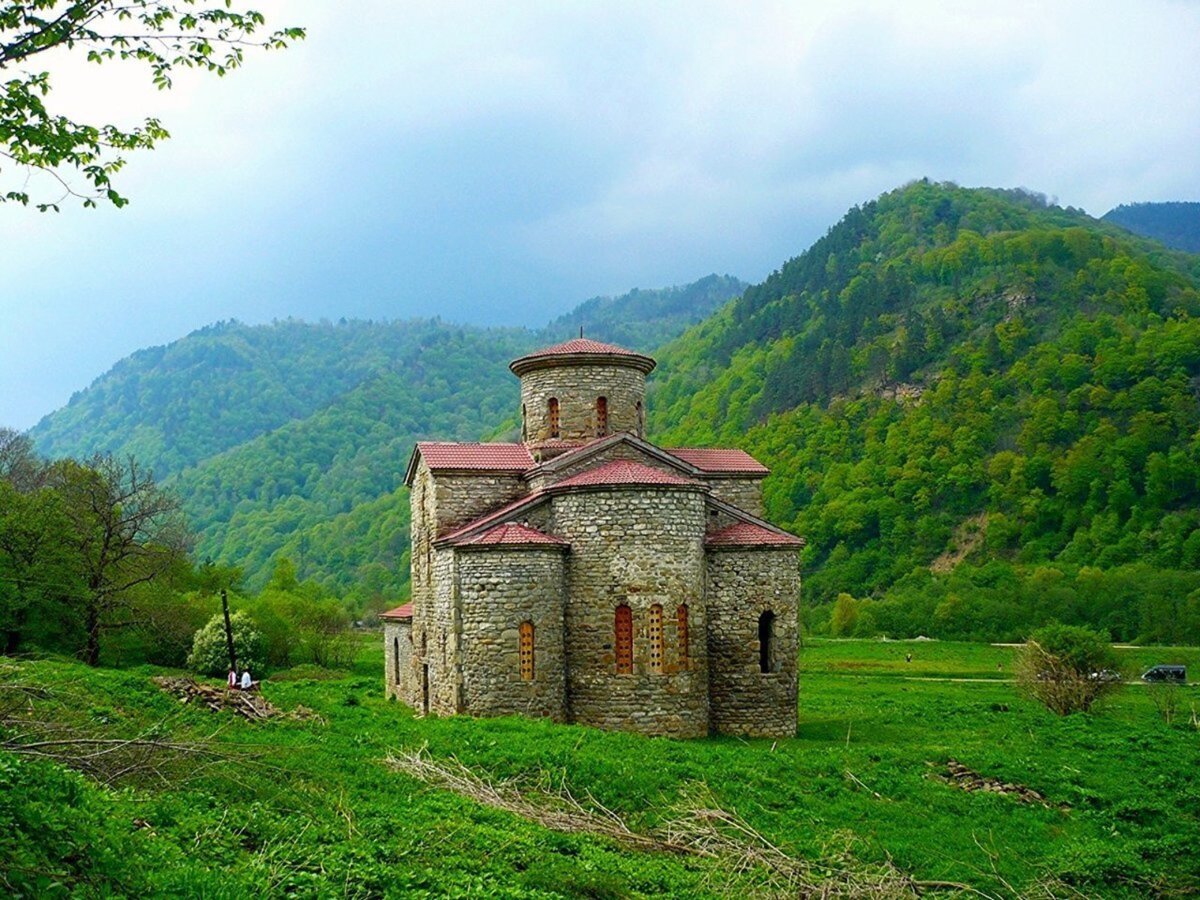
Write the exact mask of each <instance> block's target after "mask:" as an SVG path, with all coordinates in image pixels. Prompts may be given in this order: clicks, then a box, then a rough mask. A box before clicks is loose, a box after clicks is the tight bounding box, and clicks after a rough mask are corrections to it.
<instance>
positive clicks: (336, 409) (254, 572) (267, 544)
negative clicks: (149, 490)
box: [31, 275, 745, 599]
mask: <svg viewBox="0 0 1200 900" xmlns="http://www.w3.org/2000/svg"><path fill="white" fill-rule="evenodd" d="M744 288H745V285H744V284H742V283H741V282H740V281H738V280H737V279H735V278H731V277H729V276H717V275H711V276H708V277H707V278H704V279H701V280H700V281H697V282H695V283H693V284H690V285H686V286H683V287H674V288H666V289H663V290H634V291H631V292H630V293H628V294H626V295H623V296H621V297H597V298H594V299H592V300H589V301H587V302H586V303H584V304H582V305H581V306H580V307H578V308H577V309H576V310H575V311H574V312H572V313H570V314H568V315H566V316H564V317H562V318H560V319H559V320H556V322H554V323H551V324H550V325H548V326H547V327H546V328H544V329H541V330H538V331H533V330H529V329H516V328H511V329H503V328H479V327H471V326H460V325H452V324H448V323H444V322H441V321H439V320H414V321H405V322H385V323H375V322H345V321H343V322H339V323H337V324H330V323H320V324H310V323H303V322H296V321H286V322H276V323H274V324H271V325H265V326H247V325H242V324H240V323H236V322H231V323H222V324H220V325H215V326H212V327H210V328H205V329H202V330H201V331H198V332H195V333H193V334H191V335H189V336H187V337H186V338H183V339H182V340H179V341H176V342H175V343H173V344H171V345H169V346H167V347H159V348H153V349H151V350H143V351H140V352H138V353H136V354H134V355H133V356H131V357H129V358H128V359H125V360H123V361H121V362H120V363H118V364H117V365H116V366H114V367H113V369H112V370H111V371H110V372H109V373H107V374H106V375H104V376H102V377H101V378H100V379H97V381H96V382H95V383H94V384H93V385H92V386H91V387H90V388H88V389H87V390H86V391H83V392H81V393H80V394H77V395H76V396H75V397H74V398H72V400H71V403H70V404H68V405H67V406H66V407H65V408H63V409H62V410H59V411H58V412H56V413H53V414H51V415H50V416H47V417H46V418H45V419H43V420H42V422H40V423H39V424H38V425H37V427H36V428H34V429H33V431H32V432H31V434H32V436H33V437H34V439H35V440H36V442H37V446H38V449H39V450H40V451H41V452H42V453H45V454H46V455H48V456H68V455H69V456H87V455H90V454H91V453H94V452H106V451H107V452H114V453H118V454H125V453H133V454H134V455H136V456H137V457H138V458H139V459H140V460H142V461H143V462H144V463H145V464H147V465H148V466H150V467H151V468H153V470H154V471H155V473H156V474H157V475H158V476H159V478H160V479H163V480H164V481H165V482H166V483H167V484H168V485H170V486H171V487H172V488H173V489H174V490H175V491H177V492H178V493H179V495H180V496H181V498H182V499H183V502H184V508H185V511H186V512H187V514H188V518H189V521H190V523H191V525H192V527H193V528H194V529H195V531H196V533H197V543H196V555H197V557H198V558H200V559H213V560H215V561H217V562H220V563H223V564H227V565H236V566H239V567H241V568H242V569H243V570H244V571H245V573H246V576H247V582H248V584H249V585H250V586H251V587H252V588H257V587H261V585H262V584H263V583H264V582H265V581H266V579H267V577H268V575H269V573H270V569H271V564H272V560H273V559H274V558H275V556H276V555H278V554H279V553H281V552H282V553H283V554H286V555H288V556H290V557H291V558H292V559H293V560H295V561H296V563H297V565H298V568H299V570H300V574H301V576H302V577H309V578H313V579H315V580H317V581H319V582H321V583H323V584H325V585H326V586H328V587H330V588H332V589H335V590H337V591H339V592H342V593H347V594H355V595H357V596H358V597H360V598H362V599H365V598H368V597H372V596H376V597H386V598H396V597H398V596H401V595H402V594H403V593H404V592H405V590H406V586H407V581H408V572H407V569H408V566H407V557H406V556H405V555H404V554H405V553H406V552H407V548H408V500H407V495H406V494H405V493H404V490H403V488H402V486H401V483H402V478H403V473H404V467H405V465H406V463H407V461H408V454H409V453H410V451H411V450H412V445H413V443H414V441H416V440H418V439H420V438H427V437H438V438H444V439H448V440H453V439H460V440H473V439H478V438H479V437H480V436H481V435H482V434H484V433H485V432H487V431H491V430H493V429H495V428H496V427H497V424H498V423H501V422H503V421H504V420H505V419H506V418H507V417H509V416H511V415H512V412H513V410H515V409H516V407H517V383H516V380H515V379H514V378H513V377H512V376H511V375H510V374H509V372H508V369H507V363H508V361H509V360H511V359H513V358H515V357H517V356H519V355H521V354H522V353H525V352H527V351H529V350H531V349H533V348H534V347H537V346H540V345H543V344H545V343H549V342H553V341H557V340H562V339H565V338H567V337H570V336H571V334H572V333H577V330H578V328H579V327H581V326H582V327H584V328H585V329H586V331H587V333H588V334H589V335H591V336H594V337H596V338H598V339H601V340H621V341H623V342H626V343H628V344H630V345H632V346H635V347H638V348H640V349H645V350H649V349H651V348H652V347H653V346H654V344H655V343H657V342H659V341H660V340H662V339H664V338H666V337H671V336H675V335H677V334H679V333H680V332H681V331H683V330H684V328H686V327H687V326H688V325H690V324H693V323H695V322H698V321H700V320H701V319H702V318H704V317H705V316H706V315H708V314H709V313H711V312H712V311H713V310H714V309H716V308H717V307H718V306H720V305H722V304H724V303H725V302H727V301H728V300H729V299H730V298H731V297H733V296H735V295H736V294H738V293H740V292H741V291H742V290H743V289H744ZM396 492H399V493H396Z"/></svg>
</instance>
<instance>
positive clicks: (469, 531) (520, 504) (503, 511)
mask: <svg viewBox="0 0 1200 900" xmlns="http://www.w3.org/2000/svg"><path fill="white" fill-rule="evenodd" d="M547 499H549V495H548V494H546V492H545V491H537V492H535V493H532V494H530V495H529V496H528V497H522V498H521V499H520V500H514V501H513V502H512V503H509V504H508V505H507V506H502V507H500V508H499V509H496V510H492V512H490V513H488V514H487V515H485V516H480V517H479V518H478V519H476V520H475V521H473V522H468V523H467V524H466V525H463V526H461V527H459V528H456V529H454V531H451V532H449V533H447V534H443V535H442V536H441V537H438V538H435V539H434V545H435V546H438V547H443V546H446V545H450V544H454V543H456V542H458V541H462V540H466V539H468V538H472V537H475V536H476V535H477V534H480V533H482V532H484V531H486V530H487V529H488V527H489V526H492V525H499V524H501V523H502V522H504V521H505V520H506V519H509V518H510V517H515V516H517V515H518V514H520V513H523V512H526V511H527V510H530V509H532V508H533V507H535V506H538V505H540V504H541V503H544V502H545V501H546V500H547Z"/></svg>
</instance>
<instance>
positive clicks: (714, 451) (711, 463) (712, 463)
mask: <svg viewBox="0 0 1200 900" xmlns="http://www.w3.org/2000/svg"><path fill="white" fill-rule="evenodd" d="M664 449H665V450H666V451H667V452H668V453H670V454H671V455H672V456H677V457H679V458H680V459H682V460H683V461H684V462H685V463H690V464H691V465H693V466H695V467H696V468H697V469H699V470H700V471H701V472H719V473H731V474H732V473H736V474H747V475H767V474H769V473H770V471H771V470H770V469H768V468H767V467H766V466H764V465H763V464H762V463H760V462H759V461H758V460H757V459H755V458H754V457H753V456H751V455H750V454H749V453H747V452H746V451H745V450H733V449H723V448H718V447H682V448H678V449H672V448H664Z"/></svg>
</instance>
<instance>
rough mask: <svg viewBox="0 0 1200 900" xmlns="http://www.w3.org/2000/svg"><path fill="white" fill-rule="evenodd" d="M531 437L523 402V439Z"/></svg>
mask: <svg viewBox="0 0 1200 900" xmlns="http://www.w3.org/2000/svg"><path fill="white" fill-rule="evenodd" d="M528 439H529V423H528V420H527V418H526V412H525V404H524V403H522V404H521V440H523V441H525V440H528Z"/></svg>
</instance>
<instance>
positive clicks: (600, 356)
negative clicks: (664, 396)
mask: <svg viewBox="0 0 1200 900" xmlns="http://www.w3.org/2000/svg"><path fill="white" fill-rule="evenodd" d="M589 363H599V364H601V365H603V364H608V365H613V366H629V367H630V368H634V369H641V370H642V371H643V372H645V373H647V374H649V373H650V372H651V371H652V370H653V369H654V367H655V365H657V363H655V362H654V360H653V359H651V358H650V357H649V356H646V355H645V354H642V353H637V352H635V351H633V350H626V349H625V348H624V347H618V346H617V345H616V344H605V343H602V342H601V341H593V340H591V339H590V338H583V337H579V338H574V339H573V340H570V341H563V342H562V343H561V344H554V345H553V346H550V347H543V348H542V349H541V350H535V351H534V352H533V353H527V354H526V355H525V356H522V357H520V358H519V359H514V360H513V361H512V362H511V363H509V364H508V367H509V369H511V370H512V372H513V374H514V375H517V376H520V375H524V374H525V373H526V372H531V371H533V370H534V369H540V368H547V367H551V366H570V365H585V364H589Z"/></svg>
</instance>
